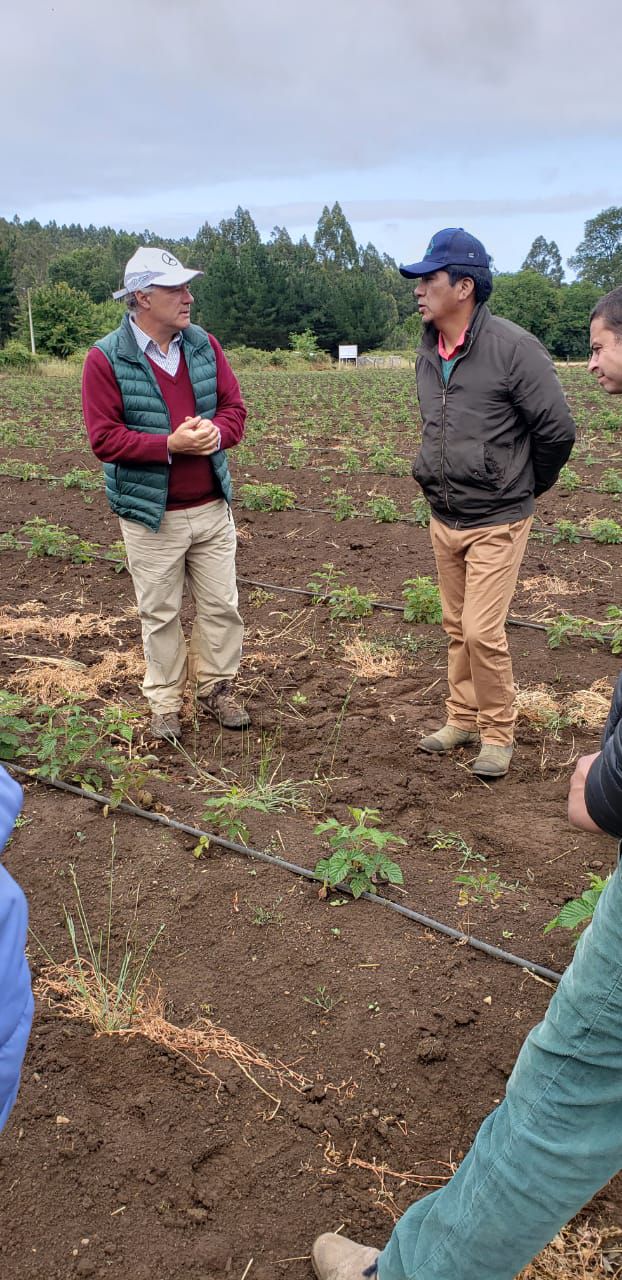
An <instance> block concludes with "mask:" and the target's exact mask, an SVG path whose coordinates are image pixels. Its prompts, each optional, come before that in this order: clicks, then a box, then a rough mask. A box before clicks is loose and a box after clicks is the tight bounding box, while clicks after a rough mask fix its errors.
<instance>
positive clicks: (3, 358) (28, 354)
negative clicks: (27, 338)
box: [0, 338, 37, 369]
mask: <svg viewBox="0 0 622 1280" xmlns="http://www.w3.org/2000/svg"><path fill="white" fill-rule="evenodd" d="M36 364H37V357H36V356H34V355H33V354H32V351H29V350H28V347H25V346H24V344H23V342H18V341H17V339H16V338H9V341H8V342H7V343H6V344H5V346H4V347H2V350H0V369H33V368H34V367H35V366H36Z"/></svg>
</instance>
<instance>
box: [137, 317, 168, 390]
mask: <svg viewBox="0 0 622 1280" xmlns="http://www.w3.org/2000/svg"><path fill="white" fill-rule="evenodd" d="M130 324H131V326H132V333H133V334H134V337H135V339H136V341H137V343H138V345H139V347H140V349H141V351H142V352H143V354H144V355H146V356H148V357H149V359H150V360H153V362H154V364H157V365H159V366H160V368H161V369H164V371H165V373H170V375H171V377H172V378H174V377H175V374H176V373H177V370H178V368H179V361H180V359H181V333H175V334H174V335H173V337H172V338H171V340H170V342H169V344H168V351H166V352H164V351H162V348H161V347H159V346H158V344H157V342H156V341H155V340H154V339H153V338H150V337H149V334H148V333H145V331H144V329H141V328H140V326H139V325H137V324H136V321H135V319H134V317H133V316H132V315H131V316H130Z"/></svg>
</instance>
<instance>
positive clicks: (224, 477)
mask: <svg viewBox="0 0 622 1280" xmlns="http://www.w3.org/2000/svg"><path fill="white" fill-rule="evenodd" d="M202 274H203V273H202V272H201V271H193V270H189V269H187V268H185V267H183V266H182V264H181V263H180V262H178V260H177V258H175V257H174V255H173V254H171V253H168V251H167V250H166V249H160V248H158V249H156V248H139V249H137V250H136V253H135V254H134V256H133V257H132V258H130V261H129V262H128V264H127V267H126V269H125V278H124V286H123V288H122V289H119V290H118V292H117V293H115V294H114V297H115V298H124V299H125V301H126V305H127V314H126V315H125V316H124V318H123V320H122V322H121V324H120V325H119V328H118V329H115V330H114V332H113V333H109V334H107V336H106V337H105V338H102V339H101V340H100V341H99V342H96V344H95V346H94V347H93V348H92V350H91V351H90V352H89V354H88V356H87V358H86V362H85V366H84V376H83V384H82V403H83V407H84V417H85V422H86V427H87V431H88V435H89V439H90V442H91V447H92V449H93V452H94V453H95V455H96V457H98V458H99V459H100V460H101V461H102V462H103V464H104V475H105V480H106V496H107V498H108V501H109V503H110V506H111V508H112V510H113V511H114V512H115V513H116V514H117V515H118V516H119V519H120V523H121V532H122V534H123V540H124V542H125V547H126V551H127V559H128V565H129V570H130V573H131V575H132V581H133V584H134V589H135V591H136V600H137V604H138V612H139V615H140V621H141V627H142V636H143V646H144V651H145V661H146V673H145V679H144V682H143V693H144V695H145V697H146V698H147V700H148V702H149V705H150V707H151V711H152V722H151V728H152V732H153V735H154V737H156V738H163V739H166V740H168V741H175V740H177V739H179V737H180V734H181V728H180V723H179V710H180V707H181V703H182V698H183V693H184V688H185V685H186V681H187V679H188V678H190V680H191V681H192V683H193V685H194V687H195V689H196V693H197V698H198V700H199V704H200V706H202V707H203V708H204V710H205V711H207V712H208V714H210V715H212V716H214V717H215V718H216V719H217V720H218V721H219V722H220V724H222V725H223V726H224V727H225V728H227V729H242V728H244V727H245V726H246V725H248V724H249V723H250V719H249V716H248V714H247V712H246V711H245V710H244V709H243V708H242V707H241V706H240V705H239V703H238V702H237V700H236V699H235V697H234V695H233V692H232V686H231V681H232V679H233V678H234V677H235V675H236V673H237V670H238V667H239V662H240V654H241V648H242V636H243V623H242V619H241V617H240V614H239V612H238V597H237V587H236V575H235V548H236V537H235V526H234V523H233V519H232V516H231V499H232V488H231V477H230V475H229V467H228V464H227V455H226V450H227V449H231V448H232V447H233V446H234V445H236V444H238V443H239V441H240V440H241V438H242V435H243V432H244V421H245V418H246V409H245V407H244V402H243V400H242V396H241V393H240V387H239V384H238V381H237V378H236V377H235V374H234V373H233V370H232V369H231V366H230V365H229V363H228V361H227V360H226V359H225V356H224V353H223V351H222V348H221V346H220V344H219V343H218V342H217V340H216V339H215V338H214V337H213V336H212V335H211V334H208V333H206V332H205V330H204V329H201V328H200V327H199V326H198V325H194V324H192V323H191V321H190V307H191V305H192V302H193V297H192V294H191V293H190V291H189V289H188V284H189V282H190V281H191V280H192V279H194V277H195V276H200V275H202ZM185 581H187V583H188V586H189V588H190V591H191V593H192V596H193V599H194V604H195V609H196V619H195V623H194V627H193V630H192V636H191V640H190V644H189V647H188V650H187V649H186V643H185V640H184V636H183V632H182V629H181V622H180V613H181V602H182V594H183V588H184V582H185Z"/></svg>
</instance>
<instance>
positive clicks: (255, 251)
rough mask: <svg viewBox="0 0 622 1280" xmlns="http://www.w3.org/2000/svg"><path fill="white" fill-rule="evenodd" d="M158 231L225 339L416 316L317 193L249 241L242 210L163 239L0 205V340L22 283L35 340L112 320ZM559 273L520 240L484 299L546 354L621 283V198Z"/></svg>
mask: <svg viewBox="0 0 622 1280" xmlns="http://www.w3.org/2000/svg"><path fill="white" fill-rule="evenodd" d="M162 243H164V244H166V245H167V246H168V247H169V248H170V249H171V250H172V251H173V253H176V254H177V255H178V256H179V258H180V259H181V260H182V261H183V262H184V263H188V264H189V265H191V266H193V267H197V268H199V269H200V270H202V271H204V273H205V274H204V276H203V277H202V278H200V279H197V280H196V281H195V282H193V285H192V290H193V294H194V296H195V303H196V305H195V310H194V318H195V319H196V321H197V322H198V323H199V324H202V325H203V326H204V327H205V328H208V329H210V330H211V331H212V332H214V333H215V334H217V336H218V337H219V338H220V340H221V341H222V342H223V343H224V344H225V346H229V347H231V346H241V345H244V346H249V347H258V348H263V349H264V350H275V349H283V348H286V347H288V346H290V345H291V344H292V341H295V337H296V335H300V334H303V333H306V334H309V335H313V337H314V339H315V341H316V343H317V345H318V346H319V347H320V348H322V349H324V350H327V351H330V352H331V353H332V354H335V353H336V350H337V345H338V343H339V342H349V343H350V342H356V343H358V345H359V348H360V349H365V350H370V349H375V348H381V347H384V348H385V349H388V350H396V349H398V350H399V349H404V348H409V347H412V346H413V345H416V343H417V342H418V339H419V335H420V328H421V322H420V318H419V315H418V313H417V308H416V303H415V300H414V298H413V284H412V281H407V280H404V279H403V277H402V276H400V274H399V271H398V269H397V264H396V262H395V261H394V260H393V258H391V257H390V256H389V255H388V254H380V253H379V252H378V250H377V249H376V248H375V246H374V245H373V244H371V243H370V244H368V245H366V246H362V245H357V244H356V241H355V238H354V234H353V232H352V228H351V227H350V224H349V222H348V220H347V218H346V217H345V215H344V213H343V210H342V208H341V206H340V205H339V204H338V203H335V204H334V205H333V207H332V208H330V209H329V208H328V206H325V207H324V209H323V211H322V214H321V216H320V218H319V221H318V224H317V228H316V231H315V235H314V237H313V241H312V242H311V241H309V240H308V239H307V238H306V237H305V236H303V237H302V238H301V239H300V240H299V241H297V242H295V241H293V240H292V238H291V236H290V234H289V232H288V231H287V230H286V228H285V227H275V228H274V231H273V232H272V235H271V236H270V238H269V239H268V241H262V239H261V237H260V234H259V231H258V230H257V227H256V226H255V223H254V221H253V219H252V217H251V215H250V213H249V212H248V211H247V210H244V209H241V208H238V209H237V210H236V212H235V214H234V215H233V217H231V218H225V219H223V220H222V221H221V222H220V223H219V224H218V226H217V227H212V226H210V225H209V223H207V222H206V223H204V224H203V226H202V227H200V229H199V230H198V232H197V234H196V236H195V237H194V238H192V237H183V238H182V239H178V240H171V239H170V238H168V237H166V236H165V237H162V236H160V235H156V234H154V233H153V232H151V231H148V230H146V231H143V232H141V233H140V234H132V233H129V232H126V231H116V230H114V229H113V228H111V227H95V226H92V225H91V226H88V227H82V226H80V225H79V224H71V225H70V226H58V225H57V224H56V223H55V222H49V223H47V224H46V225H45V226H43V225H41V223H39V222H38V221H36V219H31V220H29V221H26V222H22V221H20V219H19V218H18V217H14V218H13V219H12V220H11V221H8V220H7V219H5V218H0V347H2V346H5V345H6V344H7V343H9V342H11V343H12V345H15V340H17V341H18V342H22V343H25V344H28V320H27V311H26V297H27V291H29V292H30V299H31V309H32V318H33V326H34V332H35V340H36V344H37V349H38V350H40V351H43V352H47V353H49V354H52V355H59V356H67V355H70V354H72V352H74V351H76V350H79V349H82V348H84V347H86V346H88V345H90V343H91V342H92V341H93V340H94V339H95V338H96V337H98V336H101V335H102V334H103V333H105V332H107V331H108V330H109V329H111V328H114V327H115V325H116V324H118V323H119V319H120V316H121V315H122V314H123V308H122V307H121V306H120V305H119V304H117V303H114V302H113V301H112V300H111V294H112V292H113V290H114V289H117V288H119V286H120V284H121V283H122V279H123V270H124V267H125V263H126V262H127V260H128V258H130V257H131V256H132V254H133V253H134V251H135V249H136V248H137V246H138V245H139V244H146V245H156V244H162ZM568 265H569V267H570V268H571V270H573V271H574V272H575V273H576V276H577V279H576V280H574V281H573V282H571V283H565V281H564V270H563V264H562V260H561V255H560V252H559V248H558V246H557V245H556V243H555V241H547V240H546V239H545V238H544V237H543V236H538V237H537V239H536V240H534V242H533V244H532V246H531V248H530V249H529V252H528V253H527V255H526V258H525V260H524V262H523V264H522V267H521V269H520V271H517V272H513V273H503V274H501V273H497V272H495V273H494V275H495V280H494V290H493V294H492V298H491V300H490V306H491V309H492V310H493V311H495V312H497V314H499V315H503V316H506V317H507V318H508V319H510V320H514V321H515V322H516V323H517V324H521V325H523V326H524V328H526V329H528V330H530V331H531V332H532V333H534V334H535V335H536V337H538V338H539V339H540V340H541V341H542V342H543V343H544V344H545V345H546V346H547V347H548V348H549V350H550V351H551V352H552V354H553V355H555V356H557V357H560V358H570V359H581V358H583V356H585V354H586V333H587V322H588V318H589V313H590V311H591V309H592V307H593V306H594V303H595V302H596V300H597V298H598V297H599V296H600V294H601V293H602V292H604V291H606V290H609V289H612V288H614V287H615V286H616V285H618V284H621V283H622V208H616V207H612V208H609V209H604V210H603V211H602V212H601V213H599V214H598V215H597V216H596V217H595V218H592V219H590V220H589V221H588V222H586V224H585V230H584V237H583V240H582V241H581V243H580V244H579V245H578V247H577V249H576V252H575V254H574V255H573V256H572V257H571V258H570V259H569V260H568Z"/></svg>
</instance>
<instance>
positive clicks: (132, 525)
mask: <svg viewBox="0 0 622 1280" xmlns="http://www.w3.org/2000/svg"><path fill="white" fill-rule="evenodd" d="M120 524H121V532H122V534H123V541H124V543H125V548H126V551H127V560H128V565H129V570H130V573H131V575H132V582H133V584H134V590H135V592H136V602H137V604H138V613H139V616H140V625H141V628H142V636H143V648H144V651H145V661H146V664H147V670H146V673H145V679H144V681H143V693H144V695H145V697H146V698H147V701H148V702H149V705H150V706H151V709H152V711H154V712H156V713H157V714H159V715H162V714H166V713H167V712H170V711H178V710H179V707H180V706H181V701H182V698H183V693H184V688H185V685H186V681H187V680H188V679H189V680H190V681H191V683H192V684H193V685H194V686H196V690H197V693H199V694H203V695H204V694H206V693H209V692H210V690H211V689H212V688H213V687H214V685H215V684H217V683H218V681H219V680H230V679H232V678H233V677H234V676H235V675H236V673H237V670H238V667H239V664H240V655H241V652H242V637H243V634H244V626H243V623H242V619H241V617H240V614H239V613H238V592H237V586H236V578H235V549H236V536H235V525H234V523H233V517H232V515H231V511H230V508H229V507H228V506H227V503H226V502H224V500H219V501H217V502H208V503H206V505H205V506H203V507H187V508H186V509H185V510H183V511H167V512H166V513H165V515H164V519H163V520H162V524H161V525H160V528H159V530H158V532H157V533H153V532H152V530H150V529H147V528H145V526H144V525H142V524H138V523H137V521H135V520H121V521H120ZM184 582H187V583H188V586H189V588H190V592H191V594H192V598H193V600H194V604H195V609H196V619H195V622H194V626H193V628H192V636H191V638H190V644H189V646H188V649H186V641H185V639H184V635H183V631H182V629H181V621H180V613H181V601H182V594H183V589H184Z"/></svg>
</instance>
